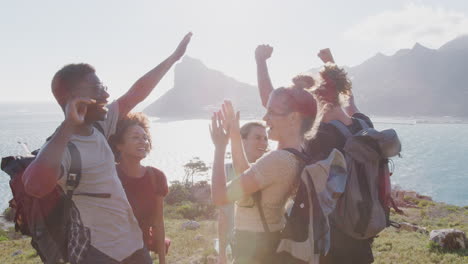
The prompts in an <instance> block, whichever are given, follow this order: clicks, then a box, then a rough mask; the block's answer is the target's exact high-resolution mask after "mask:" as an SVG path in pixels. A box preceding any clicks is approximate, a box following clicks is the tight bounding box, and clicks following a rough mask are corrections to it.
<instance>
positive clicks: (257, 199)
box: [252, 191, 270, 233]
mask: <svg viewBox="0 0 468 264" xmlns="http://www.w3.org/2000/svg"><path fill="white" fill-rule="evenodd" d="M252 197H253V199H254V200H255V203H256V204H257V208H258V213H259V214H260V219H261V220H262V225H263V230H264V231H265V232H266V233H270V228H269V227H268V224H267V222H266V218H265V213H264V212H263V207H262V191H257V192H255V193H254V194H252Z"/></svg>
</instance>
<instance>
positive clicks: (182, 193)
mask: <svg viewBox="0 0 468 264" xmlns="http://www.w3.org/2000/svg"><path fill="white" fill-rule="evenodd" d="M190 196H191V195H190V189H189V187H187V186H186V185H185V184H182V183H181V182H179V181H173V182H171V186H169V193H168V194H167V196H166V199H165V201H166V203H167V204H170V205H174V204H180V203H182V202H184V201H188V200H190Z"/></svg>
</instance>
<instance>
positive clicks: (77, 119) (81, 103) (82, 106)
mask: <svg viewBox="0 0 468 264" xmlns="http://www.w3.org/2000/svg"><path fill="white" fill-rule="evenodd" d="M95 103H96V100H94V99H90V98H88V97H76V98H72V99H71V100H70V101H68V102H67V105H66V106H65V122H66V123H68V124H70V125H72V126H77V125H81V124H83V123H84V122H85V116H86V113H87V111H88V105H89V104H95Z"/></svg>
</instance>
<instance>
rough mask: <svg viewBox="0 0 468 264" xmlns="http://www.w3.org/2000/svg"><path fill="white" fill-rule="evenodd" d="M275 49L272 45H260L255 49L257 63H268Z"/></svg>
mask: <svg viewBox="0 0 468 264" xmlns="http://www.w3.org/2000/svg"><path fill="white" fill-rule="evenodd" d="M272 53H273V47H272V46H270V45H265V44H263V45H258V46H257V48H256V49H255V59H256V60H257V61H266V60H268V59H269V58H270V57H271V54H272Z"/></svg>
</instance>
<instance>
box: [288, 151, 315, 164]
mask: <svg viewBox="0 0 468 264" xmlns="http://www.w3.org/2000/svg"><path fill="white" fill-rule="evenodd" d="M283 150H286V151H288V152H289V153H292V154H294V156H296V157H297V158H299V159H300V160H302V161H303V162H304V163H305V164H307V163H309V162H310V158H309V157H308V156H307V155H306V154H304V153H303V152H302V151H299V150H297V149H295V148H284V149H283Z"/></svg>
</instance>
